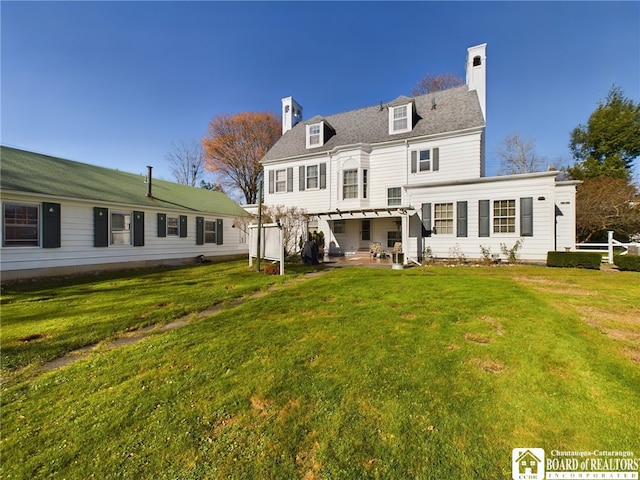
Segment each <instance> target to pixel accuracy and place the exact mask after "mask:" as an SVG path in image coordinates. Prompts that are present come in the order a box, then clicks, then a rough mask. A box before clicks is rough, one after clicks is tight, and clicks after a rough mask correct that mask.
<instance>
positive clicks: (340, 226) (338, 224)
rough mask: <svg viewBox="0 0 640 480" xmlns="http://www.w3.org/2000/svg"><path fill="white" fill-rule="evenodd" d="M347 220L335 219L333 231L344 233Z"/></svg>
mask: <svg viewBox="0 0 640 480" xmlns="http://www.w3.org/2000/svg"><path fill="white" fill-rule="evenodd" d="M344 227H345V221H344V220H334V221H333V233H344V232H345V229H344Z"/></svg>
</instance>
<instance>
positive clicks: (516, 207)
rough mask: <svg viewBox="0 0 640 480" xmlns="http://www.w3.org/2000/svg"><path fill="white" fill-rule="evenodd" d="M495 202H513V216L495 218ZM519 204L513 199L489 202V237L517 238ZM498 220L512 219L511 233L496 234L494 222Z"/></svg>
mask: <svg viewBox="0 0 640 480" xmlns="http://www.w3.org/2000/svg"><path fill="white" fill-rule="evenodd" d="M497 202H514V210H513V211H514V214H513V215H507V216H496V214H495V205H496V203H497ZM518 204H519V202H518V201H517V199H515V198H501V199H498V200H491V211H490V213H491V215H490V217H489V218H490V222H491V223H490V224H489V228H490V232H491V236H494V237H501V236H502V237H513V236H517V235H519V222H518V219H519V218H520V211H519V205H518ZM499 218H513V232H496V230H495V227H496V224H495V221H496V219H499Z"/></svg>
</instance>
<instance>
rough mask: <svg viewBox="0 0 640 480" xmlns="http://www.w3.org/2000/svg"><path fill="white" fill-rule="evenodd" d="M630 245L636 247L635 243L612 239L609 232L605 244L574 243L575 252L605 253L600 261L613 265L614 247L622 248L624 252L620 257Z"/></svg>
mask: <svg viewBox="0 0 640 480" xmlns="http://www.w3.org/2000/svg"><path fill="white" fill-rule="evenodd" d="M630 245H636V244H635V243H622V242H619V241H618V240H615V239H614V238H613V232H612V231H611V230H609V231H608V232H607V243H576V250H579V251H581V252H594V253H603V252H605V249H606V252H607V255H604V256H603V257H602V261H603V262H604V261H606V262H608V263H611V264H612V263H613V251H614V248H615V247H620V248H623V249H624V251H623V252H621V253H620V255H626V254H627V251H628V250H629V246H630Z"/></svg>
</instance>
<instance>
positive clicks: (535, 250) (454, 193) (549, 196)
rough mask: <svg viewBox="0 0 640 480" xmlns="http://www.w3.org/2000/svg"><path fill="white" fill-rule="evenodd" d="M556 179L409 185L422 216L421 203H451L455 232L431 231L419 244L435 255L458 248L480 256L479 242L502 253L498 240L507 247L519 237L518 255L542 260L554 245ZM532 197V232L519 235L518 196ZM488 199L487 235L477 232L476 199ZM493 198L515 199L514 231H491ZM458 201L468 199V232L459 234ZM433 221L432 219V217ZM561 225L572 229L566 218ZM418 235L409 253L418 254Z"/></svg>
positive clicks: (465, 252) (469, 255) (522, 178)
mask: <svg viewBox="0 0 640 480" xmlns="http://www.w3.org/2000/svg"><path fill="white" fill-rule="evenodd" d="M556 192H557V189H556V187H555V181H554V177H553V176H543V177H535V178H527V177H526V176H523V177H521V178H517V179H512V180H507V181H492V182H479V183H472V184H467V185H443V186H434V187H431V188H428V189H427V188H425V189H411V193H412V195H411V203H412V205H413V206H414V207H415V208H416V210H417V214H418V215H419V216H420V217H421V205H422V204H423V203H431V205H432V209H433V205H434V204H435V203H453V204H454V233H453V234H448V235H441V234H438V233H436V234H433V235H432V236H431V237H427V238H424V239H423V245H422V248H426V247H427V246H428V247H431V249H432V251H433V253H434V255H436V256H437V257H440V258H444V257H449V256H451V255H450V249H451V248H453V247H456V246H457V247H459V249H460V250H461V251H462V252H463V253H464V254H465V255H466V256H467V257H468V258H481V256H482V255H481V250H480V245H483V246H485V247H488V248H490V249H491V252H492V253H494V254H501V244H504V245H505V246H506V247H507V248H508V249H511V248H512V247H513V245H514V244H515V243H516V241H518V240H519V239H522V241H523V244H522V247H521V249H520V250H519V254H520V258H522V259H527V260H544V259H546V255H547V252H548V251H550V250H554V248H555V232H554V222H555V205H556V201H557V200H556ZM526 197H531V198H532V199H533V236H522V235H521V231H520V214H521V211H520V199H521V198H526ZM480 200H489V201H490V207H491V209H490V210H491V216H490V236H489V237H480V236H479V230H478V229H479V207H478V204H479V201H480ZM496 200H515V201H516V217H515V227H516V228H515V230H516V231H515V232H514V233H494V231H493V222H492V220H493V202H494V201H496ZM458 201H467V202H468V211H467V236H466V237H458V236H457V235H456V233H455V225H456V222H455V213H456V212H455V204H456V202H458ZM432 221H433V219H432ZM562 228H563V229H568V230H571V229H572V224H570V223H569V222H568V223H567V225H566V228H564V226H563V227H562ZM417 240H418V239H415V238H414V239H413V240H410V241H409V245H410V246H411V250H410V251H409V252H408V253H409V255H411V256H419V254H420V252H419V251H418V248H419V247H418V243H419V242H418V241H417Z"/></svg>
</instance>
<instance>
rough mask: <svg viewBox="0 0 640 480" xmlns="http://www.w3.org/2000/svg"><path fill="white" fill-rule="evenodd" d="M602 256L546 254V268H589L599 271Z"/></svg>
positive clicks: (595, 254) (563, 253)
mask: <svg viewBox="0 0 640 480" xmlns="http://www.w3.org/2000/svg"><path fill="white" fill-rule="evenodd" d="M601 263H602V255H600V254H599V253H593V252H548V253H547V266H548V267H567V268H590V269H593V270H600V264H601Z"/></svg>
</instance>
